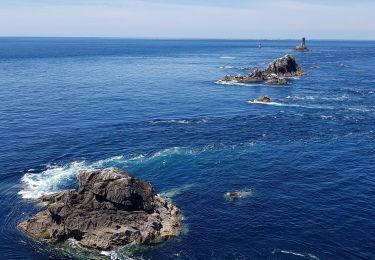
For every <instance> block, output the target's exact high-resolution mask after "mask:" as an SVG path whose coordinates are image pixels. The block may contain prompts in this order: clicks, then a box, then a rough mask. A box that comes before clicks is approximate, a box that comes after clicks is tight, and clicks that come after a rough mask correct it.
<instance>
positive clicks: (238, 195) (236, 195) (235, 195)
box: [224, 191, 251, 200]
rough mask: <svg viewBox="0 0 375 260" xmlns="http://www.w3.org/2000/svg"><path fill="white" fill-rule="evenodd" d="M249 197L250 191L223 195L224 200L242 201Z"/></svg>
mask: <svg viewBox="0 0 375 260" xmlns="http://www.w3.org/2000/svg"><path fill="white" fill-rule="evenodd" d="M250 195H251V192H250V191H232V192H227V193H225V194H224V198H225V199H226V200H238V199H243V198H246V197H248V196H250Z"/></svg>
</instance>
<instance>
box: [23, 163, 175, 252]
mask: <svg viewBox="0 0 375 260" xmlns="http://www.w3.org/2000/svg"><path fill="white" fill-rule="evenodd" d="M77 184H78V189H74V190H66V191H62V192H57V193H54V194H50V195H45V196H42V197H41V198H40V200H41V201H43V202H45V203H46V204H47V209H46V210H44V211H42V212H39V213H38V214H36V215H35V216H34V217H32V218H30V219H28V220H26V221H24V222H22V223H20V224H19V225H18V227H19V228H20V229H21V230H22V231H24V232H25V233H27V234H28V235H30V236H32V237H34V238H36V239H40V240H44V241H46V242H52V243H56V242H61V241H65V240H67V239H69V238H75V239H76V240H77V241H78V243H79V244H80V245H82V246H84V247H87V248H91V249H99V250H111V249H114V248H116V247H118V246H122V245H126V244H130V243H137V244H153V243H158V242H162V241H163V240H165V239H167V238H169V237H172V236H177V235H178V234H179V227H180V222H181V215H180V211H179V210H178V208H177V207H175V206H174V205H173V204H171V203H170V202H169V201H167V200H165V199H163V198H161V197H159V196H158V195H157V194H156V193H155V190H154V189H153V187H152V186H151V185H150V184H149V183H148V182H145V181H141V180H138V179H136V178H134V177H133V176H131V175H130V174H128V173H125V172H122V171H120V170H118V169H115V168H107V169H104V170H96V171H80V172H79V173H78V177H77Z"/></svg>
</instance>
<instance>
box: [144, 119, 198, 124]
mask: <svg viewBox="0 0 375 260" xmlns="http://www.w3.org/2000/svg"><path fill="white" fill-rule="evenodd" d="M191 122H192V121H191V120H186V119H170V120H153V121H150V123H151V124H153V125H156V124H166V123H169V124H190V123H191Z"/></svg>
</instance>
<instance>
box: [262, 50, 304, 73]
mask: <svg viewBox="0 0 375 260" xmlns="http://www.w3.org/2000/svg"><path fill="white" fill-rule="evenodd" d="M265 73H266V74H268V75H270V76H271V77H272V76H273V75H272V74H275V75H277V76H283V77H295V76H302V75H303V74H305V72H304V71H303V70H302V68H301V67H300V66H299V65H298V64H297V62H296V60H295V59H294V58H293V57H292V56H291V55H289V54H288V55H285V56H284V57H281V58H279V59H276V60H274V61H273V62H271V63H270V64H268V66H267V68H266V69H265Z"/></svg>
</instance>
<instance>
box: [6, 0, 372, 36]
mask: <svg viewBox="0 0 375 260" xmlns="http://www.w3.org/2000/svg"><path fill="white" fill-rule="evenodd" d="M374 14H375V0H358V1H348V0H341V1H339V0H326V1H323V0H315V1H312V0H285V1H284V0H60V1H58V0H34V1H33V0H1V1H0V35H1V36H99V37H100V36H102V37H148V38H224V39H232V38H236V39H238V38H240V39H275V38H276V39H291V38H300V36H301V35H305V36H306V37H308V38H315V39H371V40H375V29H374V28H375V15H374Z"/></svg>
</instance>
